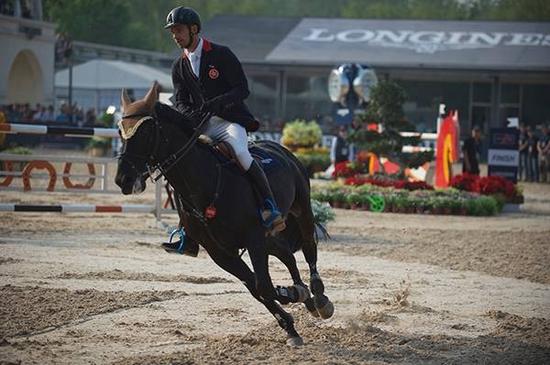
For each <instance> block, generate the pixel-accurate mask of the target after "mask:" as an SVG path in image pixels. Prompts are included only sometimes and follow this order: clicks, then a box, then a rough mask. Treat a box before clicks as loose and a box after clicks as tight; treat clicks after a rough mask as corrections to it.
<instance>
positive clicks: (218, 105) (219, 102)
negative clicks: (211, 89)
mask: <svg viewBox="0 0 550 365" xmlns="http://www.w3.org/2000/svg"><path fill="white" fill-rule="evenodd" d="M203 109H204V110H206V111H209V112H211V113H214V114H219V113H221V112H222V111H223V110H224V109H225V102H224V100H223V98H221V97H219V96H217V97H215V98H212V99H210V100H207V101H206V102H205V103H204V105H203Z"/></svg>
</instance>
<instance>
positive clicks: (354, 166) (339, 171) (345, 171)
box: [332, 161, 365, 178]
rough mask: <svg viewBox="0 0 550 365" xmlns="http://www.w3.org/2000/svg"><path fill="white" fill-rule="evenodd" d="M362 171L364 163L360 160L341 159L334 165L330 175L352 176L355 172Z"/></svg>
mask: <svg viewBox="0 0 550 365" xmlns="http://www.w3.org/2000/svg"><path fill="white" fill-rule="evenodd" d="M364 171H365V165H364V164H363V163H362V162H349V161H343V162H338V163H337V164H335V165H334V172H333V173H332V176H333V177H345V178H353V177H355V176H356V175H357V174H360V173H363V172H364Z"/></svg>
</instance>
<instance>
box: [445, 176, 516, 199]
mask: <svg viewBox="0 0 550 365" xmlns="http://www.w3.org/2000/svg"><path fill="white" fill-rule="evenodd" d="M451 186H452V187H453V188H456V189H459V190H465V191H471V192H475V193H479V194H482V195H494V194H502V195H504V196H505V197H506V198H507V199H508V200H512V199H514V198H516V197H517V196H518V192H517V190H516V186H515V185H514V183H512V182H511V181H509V180H506V179H505V178H503V177H502V176H485V177H479V176H477V175H470V174H463V175H457V176H455V177H453V178H452V179H451Z"/></svg>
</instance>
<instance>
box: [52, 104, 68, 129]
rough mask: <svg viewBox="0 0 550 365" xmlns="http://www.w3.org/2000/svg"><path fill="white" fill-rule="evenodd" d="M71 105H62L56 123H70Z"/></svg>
mask: <svg viewBox="0 0 550 365" xmlns="http://www.w3.org/2000/svg"><path fill="white" fill-rule="evenodd" d="M68 110H69V107H68V106H67V104H63V105H61V107H60V108H59V114H58V115H57V116H56V117H55V122H56V123H62V124H68V123H69V120H70V119H69V112H68Z"/></svg>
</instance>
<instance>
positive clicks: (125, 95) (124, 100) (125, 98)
mask: <svg viewBox="0 0 550 365" xmlns="http://www.w3.org/2000/svg"><path fill="white" fill-rule="evenodd" d="M120 102H121V103H122V109H126V105H128V104H131V103H132V101H131V100H130V97H129V96H128V92H127V91H126V89H122V94H121V95H120Z"/></svg>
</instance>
